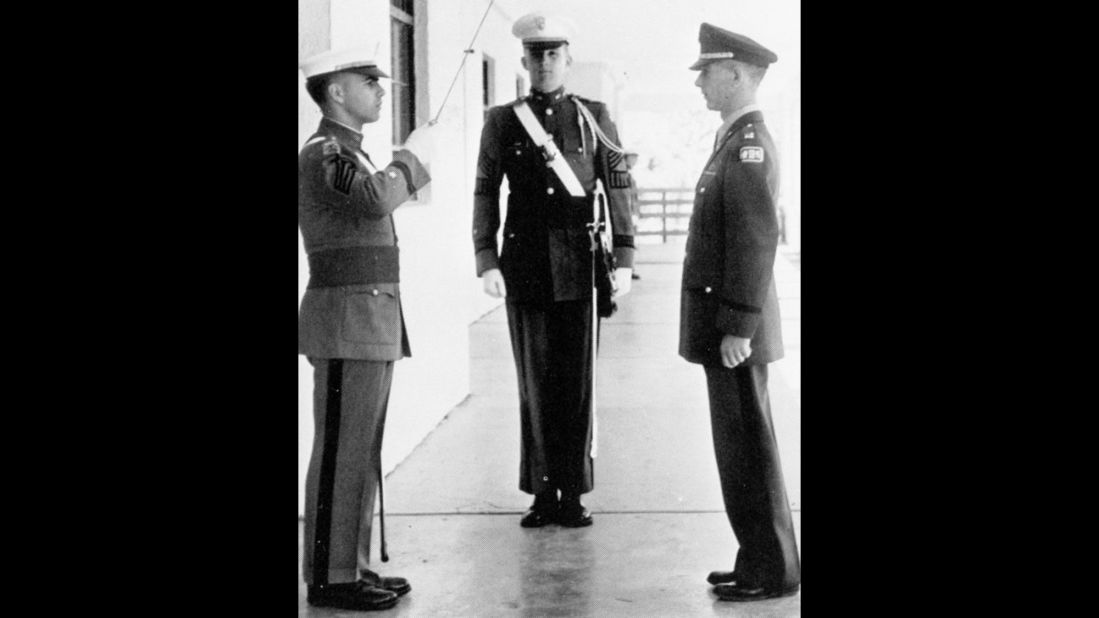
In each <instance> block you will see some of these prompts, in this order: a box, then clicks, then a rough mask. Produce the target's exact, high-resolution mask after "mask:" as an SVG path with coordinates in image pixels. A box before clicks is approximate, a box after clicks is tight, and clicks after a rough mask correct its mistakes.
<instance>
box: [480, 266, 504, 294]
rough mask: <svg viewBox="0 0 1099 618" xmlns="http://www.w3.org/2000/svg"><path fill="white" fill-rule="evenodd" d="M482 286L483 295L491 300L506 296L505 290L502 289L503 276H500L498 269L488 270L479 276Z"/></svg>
mask: <svg viewBox="0 0 1099 618" xmlns="http://www.w3.org/2000/svg"><path fill="white" fill-rule="evenodd" d="M481 280H482V284H483V285H484V287H485V294H488V295H489V296H491V297H493V298H503V297H505V296H507V295H508V291H507V288H505V287H504V276H503V275H502V274H500V269H499V268H490V269H488V270H486V271H485V272H484V273H482V274H481Z"/></svg>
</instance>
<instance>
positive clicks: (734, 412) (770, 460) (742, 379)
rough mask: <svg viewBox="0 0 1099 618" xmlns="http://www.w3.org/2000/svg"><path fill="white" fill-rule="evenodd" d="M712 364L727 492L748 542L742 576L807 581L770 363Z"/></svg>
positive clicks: (740, 538) (733, 520)
mask: <svg viewBox="0 0 1099 618" xmlns="http://www.w3.org/2000/svg"><path fill="white" fill-rule="evenodd" d="M705 370H706V385H707V388H708V391H709V396H710V426H711V429H712V430H713V436H714V453H715V455H716V456H717V469H718V474H719V475H720V477H721V494H722V496H723V497H724V499H725V512H726V514H728V516H729V523H730V524H732V527H733V534H735V535H736V539H737V543H738V544H739V545H740V548H739V550H738V551H737V556H736V566H735V568H734V570H735V572H736V575H737V581H738V582H742V583H744V584H746V585H758V586H764V587H777V588H790V587H793V586H796V585H799V584H800V583H801V561H800V559H799V557H798V548H797V541H796V540H795V539H794V525H793V522H792V521H791V519H790V503H789V502H788V501H787V499H786V484H785V483H784V482H783V479H782V465H781V463H780V462H779V454H778V444H777V443H776V441H775V429H774V426H773V425H772V423H771V403H770V399H769V397H768V393H767V365H766V364H763V365H749V366H738V367H734V368H733V369H728V368H725V367H721V366H707V367H705Z"/></svg>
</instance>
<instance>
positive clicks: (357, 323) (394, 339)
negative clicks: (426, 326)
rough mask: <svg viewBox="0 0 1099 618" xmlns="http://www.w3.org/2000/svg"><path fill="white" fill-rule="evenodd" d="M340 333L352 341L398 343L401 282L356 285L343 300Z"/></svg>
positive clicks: (399, 336) (342, 336)
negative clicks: (399, 288) (398, 284)
mask: <svg viewBox="0 0 1099 618" xmlns="http://www.w3.org/2000/svg"><path fill="white" fill-rule="evenodd" d="M340 337H341V338H343V339H344V340H345V341H350V342H352V343H371V344H381V345H394V344H397V343H400V340H401V306H400V301H399V300H398V298H397V284H395V283H374V284H367V285H362V286H354V287H353V288H351V289H349V290H348V293H347V296H346V297H345V298H344V301H343V321H342V323H341V325H340Z"/></svg>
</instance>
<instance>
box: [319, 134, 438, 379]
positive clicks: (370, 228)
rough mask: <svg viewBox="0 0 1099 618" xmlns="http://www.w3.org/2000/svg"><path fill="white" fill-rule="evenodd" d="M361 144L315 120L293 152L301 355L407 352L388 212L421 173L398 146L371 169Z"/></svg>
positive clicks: (375, 357) (389, 357)
mask: <svg viewBox="0 0 1099 618" xmlns="http://www.w3.org/2000/svg"><path fill="white" fill-rule="evenodd" d="M361 146H362V135H361V134H359V133H357V132H355V131H353V130H351V129H349V128H347V127H345V126H343V125H340V124H339V123H336V122H333V121H331V120H329V119H327V118H325V119H323V120H321V123H320V127H319V128H318V129H317V132H316V133H315V134H313V136H312V137H311V138H310V139H309V140H308V141H307V142H306V143H305V146H304V147H303V148H302V150H301V153H300V155H299V156H298V224H299V226H300V227H301V233H302V238H303V240H304V245H305V252H306V253H307V254H308V257H309V287H308V288H307V289H306V292H305V296H304V297H303V298H302V302H301V309H300V311H299V313H298V353H299V354H304V355H306V356H308V357H311V358H345V359H357V360H370V361H394V360H398V359H400V358H403V357H405V356H410V355H411V350H410V348H409V344H408V334H407V333H406V332H405V325H404V316H403V314H402V312H401V298H400V290H399V287H398V282H399V281H400V268H399V260H398V249H397V234H396V230H395V228H394V225H393V217H392V214H391V213H392V212H393V210H395V209H396V208H397V206H399V205H400V204H401V203H402V202H404V201H405V200H407V199H408V198H409V196H410V195H412V194H413V193H415V192H416V190H417V189H419V188H421V187H423V186H424V185H426V184H427V183H428V181H429V180H430V177H429V176H428V173H427V170H426V169H424V166H423V165H422V164H421V163H420V161H419V160H418V159H417V158H416V157H415V156H414V155H412V153H410V152H409V151H407V150H400V151H398V152H397V153H395V154H394V156H393V161H392V162H391V163H390V164H389V165H388V166H387V167H386V168H385V169H382V170H376V169H374V168H373V163H372V162H370V158H369V156H368V155H367V154H366V153H365V152H363V150H362V148H361Z"/></svg>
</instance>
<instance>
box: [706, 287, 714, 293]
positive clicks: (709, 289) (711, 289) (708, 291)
mask: <svg viewBox="0 0 1099 618" xmlns="http://www.w3.org/2000/svg"><path fill="white" fill-rule="evenodd" d="M713 291H714V289H713V288H712V287H710V286H706V293H707V294H709V293H710V292H713Z"/></svg>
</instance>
